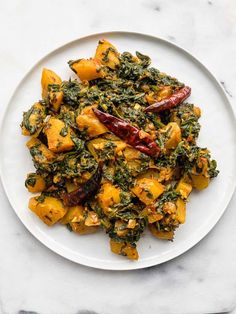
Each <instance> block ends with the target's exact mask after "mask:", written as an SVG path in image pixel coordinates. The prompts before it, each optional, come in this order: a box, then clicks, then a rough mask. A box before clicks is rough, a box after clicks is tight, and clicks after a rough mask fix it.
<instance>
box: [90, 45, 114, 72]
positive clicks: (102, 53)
mask: <svg viewBox="0 0 236 314" xmlns="http://www.w3.org/2000/svg"><path fill="white" fill-rule="evenodd" d="M95 58H96V59H98V60H100V61H101V63H102V64H104V65H107V66H108V67H109V68H111V69H113V70H114V69H115V68H116V67H117V65H119V64H120V61H119V53H118V51H117V50H116V48H115V47H114V46H113V45H112V44H111V43H109V41H107V40H105V39H103V40H99V43H98V46H97V49H96V53H95Z"/></svg>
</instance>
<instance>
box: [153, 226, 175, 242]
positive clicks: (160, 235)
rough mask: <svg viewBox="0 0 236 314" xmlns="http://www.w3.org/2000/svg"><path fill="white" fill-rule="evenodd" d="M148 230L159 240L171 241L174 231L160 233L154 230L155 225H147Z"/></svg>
mask: <svg viewBox="0 0 236 314" xmlns="http://www.w3.org/2000/svg"><path fill="white" fill-rule="evenodd" d="M148 228H149V230H150V231H151V234H152V235H154V237H157V238H159V239H162V240H173V238H174V231H160V230H158V229H157V228H156V226H155V224H149V225H148Z"/></svg>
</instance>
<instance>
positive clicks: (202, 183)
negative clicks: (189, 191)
mask: <svg viewBox="0 0 236 314" xmlns="http://www.w3.org/2000/svg"><path fill="white" fill-rule="evenodd" d="M191 179H192V185H193V187H194V188H196V189H197V190H203V189H205V188H207V187H208V185H209V183H210V178H209V177H206V176H204V175H202V174H199V175H195V174H191Z"/></svg>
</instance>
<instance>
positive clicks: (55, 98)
mask: <svg viewBox="0 0 236 314" xmlns="http://www.w3.org/2000/svg"><path fill="white" fill-rule="evenodd" d="M48 95H49V102H50V104H51V106H52V109H53V110H54V111H55V112H58V111H59V109H60V107H61V104H62V101H63V96H64V94H63V92H62V91H58V92H53V91H50V92H49V94H48Z"/></svg>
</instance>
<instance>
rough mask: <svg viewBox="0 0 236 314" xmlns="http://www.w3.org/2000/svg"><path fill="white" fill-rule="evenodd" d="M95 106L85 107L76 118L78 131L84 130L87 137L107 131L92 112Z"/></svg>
mask: <svg viewBox="0 0 236 314" xmlns="http://www.w3.org/2000/svg"><path fill="white" fill-rule="evenodd" d="M95 107H96V106H88V107H85V108H84V109H83V110H82V111H81V113H80V115H78V117H77V118H76V123H77V125H78V127H79V130H80V131H86V132H87V134H88V136H89V137H95V136H98V135H101V134H103V133H106V132H108V129H107V128H106V127H105V126H104V125H103V124H102V123H101V122H100V121H99V120H98V118H97V117H96V116H95V114H94V112H93V108H95Z"/></svg>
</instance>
